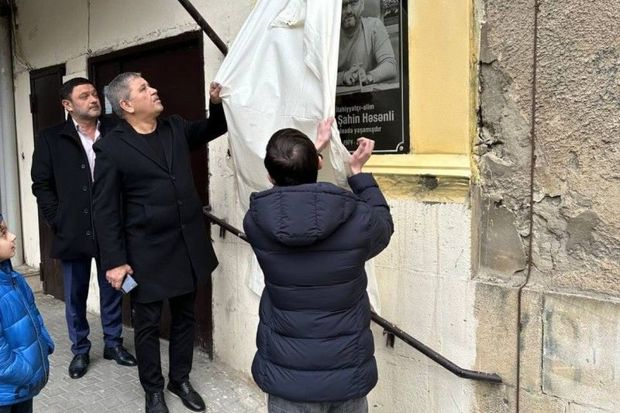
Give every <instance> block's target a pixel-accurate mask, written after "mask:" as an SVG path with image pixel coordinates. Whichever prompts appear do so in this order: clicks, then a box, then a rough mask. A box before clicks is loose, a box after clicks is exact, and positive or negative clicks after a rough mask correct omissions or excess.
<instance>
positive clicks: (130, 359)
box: [103, 345, 138, 366]
mask: <svg viewBox="0 0 620 413" xmlns="http://www.w3.org/2000/svg"><path fill="white" fill-rule="evenodd" d="M103 358H104V359H106V360H115V361H116V362H117V363H118V364H120V365H121V366H135V365H136V364H138V362H137V361H136V358H135V357H134V356H132V355H131V353H130V352H128V351H127V349H126V348H125V347H123V346H121V345H118V346H115V347H105V348H104V349H103Z"/></svg>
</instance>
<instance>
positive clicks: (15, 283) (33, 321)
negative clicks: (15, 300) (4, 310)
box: [11, 276, 49, 383]
mask: <svg viewBox="0 0 620 413" xmlns="http://www.w3.org/2000/svg"><path fill="white" fill-rule="evenodd" d="M11 282H12V283H13V288H14V289H15V291H17V293H18V294H19V296H20V297H21V299H22V304H23V305H24V307H25V308H26V313H28V317H29V318H30V321H32V325H33V326H34V331H35V333H37V344H38V345H39V351H40V352H41V365H42V366H43V371H44V372H45V382H46V383H47V381H48V379H49V372H48V370H47V369H46V368H45V354H44V352H43V347H41V341H42V340H43V336H42V335H41V332H40V331H39V330H38V329H37V325H38V324H39V323H38V321H36V320H35V319H34V318H33V317H32V314H31V313H30V308H28V300H27V299H26V297H24V294H23V293H22V292H21V290H20V289H19V287H17V282H15V278H14V277H13V276H11ZM41 328H42V327H41Z"/></svg>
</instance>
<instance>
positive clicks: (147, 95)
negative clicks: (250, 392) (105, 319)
mask: <svg viewBox="0 0 620 413" xmlns="http://www.w3.org/2000/svg"><path fill="white" fill-rule="evenodd" d="M209 94H210V105H209V112H210V116H209V118H208V119H205V120H201V121H196V122H188V121H186V120H184V119H182V118H181V117H179V116H171V117H169V118H164V119H158V117H159V115H160V113H161V112H162V111H163V105H162V103H161V101H160V99H159V96H158V95H157V90H156V89H154V88H152V87H151V86H150V85H149V84H148V82H147V81H146V80H145V79H144V78H143V77H142V76H141V74H140V73H133V72H131V73H122V74H120V75H118V76H117V77H116V78H115V79H113V80H112V82H110V84H109V85H108V88H107V91H106V96H107V98H108V100H109V101H110V104H111V105H112V109H113V110H114V112H115V113H116V114H117V115H119V116H120V117H121V118H122V119H123V121H122V122H121V123H120V124H119V125H118V126H117V127H116V128H115V129H114V130H113V131H112V132H111V133H110V134H109V135H108V136H106V137H105V138H104V139H102V140H101V141H100V142H98V143H97V144H96V145H95V152H96V154H97V166H96V168H95V192H94V197H95V200H94V203H95V227H96V229H97V236H98V240H99V243H100V245H101V251H102V253H101V259H102V265H103V268H104V269H105V270H107V275H106V277H107V279H108V280H109V281H110V283H111V284H112V286H113V287H114V288H120V287H121V284H122V282H123V280H124V278H125V275H126V274H133V277H134V278H135V280H136V282H137V283H138V286H137V287H136V288H135V289H134V290H133V291H132V296H131V298H132V303H133V305H134V328H135V330H134V332H135V343H136V356H137V357H138V372H139V375H140V382H141V384H142V386H143V388H144V390H145V393H146V412H151V413H155V412H157V413H160V412H168V408H167V407H166V402H165V400H164V394H163V389H164V378H163V376H162V373H161V363H160V351H159V323H160V316H161V309H162V305H163V301H164V300H166V299H167V300H168V302H169V304H170V312H171V316H172V317H171V325H170V350H169V354H170V371H169V375H168V376H169V383H168V390H170V391H171V392H172V393H173V394H175V395H177V396H179V397H180V398H181V399H182V401H183V404H184V405H185V406H186V407H188V408H189V409H191V410H194V411H204V410H205V404H204V402H203V400H202V398H201V397H200V395H199V394H198V393H197V392H196V391H195V390H194V389H193V388H192V386H191V384H190V381H189V374H190V371H191V367H192V357H193V342H194V299H195V291H196V285H197V284H198V283H203V282H205V281H207V280H208V277H210V273H211V272H212V271H213V270H214V269H215V267H216V266H217V259H216V257H215V253H214V251H213V247H212V246H211V243H210V241H209V238H208V237H207V231H206V228H205V224H204V221H203V215H202V204H201V201H200V198H199V197H198V193H197V192H196V189H195V187H194V179H193V176H192V170H191V165H190V151H191V150H192V149H195V148H198V147H200V146H202V145H204V144H205V143H207V142H209V141H211V140H213V139H215V138H217V137H218V136H220V135H222V134H224V133H225V132H226V131H227V126H226V119H225V117H224V110H223V108H222V105H221V98H220V96H219V95H220V87H219V85H216V84H211V87H210V90H209Z"/></svg>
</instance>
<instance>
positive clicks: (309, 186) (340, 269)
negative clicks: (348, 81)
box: [243, 121, 393, 413]
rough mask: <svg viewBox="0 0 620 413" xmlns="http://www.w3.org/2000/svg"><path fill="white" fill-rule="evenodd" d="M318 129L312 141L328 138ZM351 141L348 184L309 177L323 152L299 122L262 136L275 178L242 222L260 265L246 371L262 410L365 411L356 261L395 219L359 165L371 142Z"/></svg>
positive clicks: (363, 309) (366, 375)
mask: <svg viewBox="0 0 620 413" xmlns="http://www.w3.org/2000/svg"><path fill="white" fill-rule="evenodd" d="M323 124H325V121H324V122H323ZM329 124H331V122H329ZM325 130H329V126H327V128H324V131H325ZM320 132H321V128H319V137H318V138H317V148H318V149H321V147H322V146H323V145H325V144H326V143H327V141H328V140H329V133H327V134H323V135H321V133H320ZM358 145H359V146H358V149H357V150H356V152H355V153H354V154H353V155H352V157H351V161H350V167H351V171H352V173H353V175H352V176H351V177H350V178H349V185H350V187H351V189H352V190H353V192H350V191H346V190H344V189H342V188H339V187H337V186H335V185H332V184H330V183H325V182H318V183H317V182H316V180H317V172H318V169H320V167H321V164H322V157H321V155H319V154H318V152H317V148H315V146H314V144H313V143H312V141H311V140H310V139H308V137H307V136H306V135H304V134H303V133H302V132H300V131H298V130H295V129H283V130H280V131H278V132H276V133H275V134H274V135H273V136H272V137H271V139H270V140H269V143H268V144H267V153H266V157H265V166H266V168H267V171H268V172H269V179H270V180H271V182H272V183H273V184H274V187H273V188H272V189H270V190H267V191H263V192H260V193H254V194H252V196H251V199H250V209H249V211H248V213H247V214H246V216H245V219H244V223H243V224H244V229H245V232H246V234H247V236H248V239H249V241H250V244H251V245H252V248H253V249H254V252H255V253H256V256H257V258H258V262H259V264H260V266H261V269H262V270H263V273H264V275H265V289H264V291H263V294H262V297H261V303H260V310H259V315H260V324H259V327H258V335H257V340H256V341H257V347H258V351H257V353H256V356H255V358H254V362H253V365H252V374H253V376H254V380H255V381H256V383H257V384H258V385H259V387H260V388H261V389H263V390H264V391H265V392H266V393H268V394H269V403H268V406H269V412H278V413H281V412H287V413H288V412H300V413H301V412H312V413H314V412H317V413H320V412H352V413H353V412H355V413H357V412H367V411H368V406H367V401H366V395H367V394H368V393H369V392H370V390H371V389H372V388H373V387H374V386H375V384H376V383H377V365H376V362H375V358H374V343H373V337H372V333H371V331H370V303H369V300H368V295H367V294H366V285H367V278H366V273H365V271H364V263H365V262H366V261H367V260H368V259H370V258H372V257H373V256H375V255H377V254H378V253H379V252H381V251H382V250H383V249H384V248H385V247H386V246H387V244H388V242H389V240H390V237H391V235H392V232H393V223H392V217H391V215H390V210H389V207H388V205H387V202H386V200H385V198H384V197H383V195H382V194H381V191H380V190H379V188H378V186H377V183H376V182H375V180H374V178H373V177H372V175H370V174H365V173H360V172H361V168H362V166H363V165H364V164H365V163H366V161H367V160H368V158H369V157H370V155H371V154H372V149H373V147H374V142H373V141H371V140H369V139H366V138H360V139H359V140H358Z"/></svg>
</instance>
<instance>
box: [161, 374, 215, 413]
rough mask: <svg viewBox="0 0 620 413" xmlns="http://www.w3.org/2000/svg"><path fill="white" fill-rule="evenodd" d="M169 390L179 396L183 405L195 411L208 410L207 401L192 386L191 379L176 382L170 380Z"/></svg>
mask: <svg viewBox="0 0 620 413" xmlns="http://www.w3.org/2000/svg"><path fill="white" fill-rule="evenodd" d="M168 390H170V392H171V393H172V394H174V395H176V396H178V397H179V398H180V399H181V401H182V402H183V405H184V406H185V407H187V408H188V409H190V410H193V411H195V412H204V411H205V410H206V408H207V407H206V406H205V402H204V401H203V400H202V397H200V395H199V394H198V392H197V391H196V390H194V388H193V387H192V385H191V384H190V382H189V380H187V381H184V382H182V383H175V382H173V381H170V382H169V383H168Z"/></svg>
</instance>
